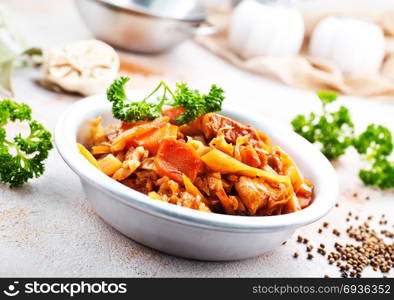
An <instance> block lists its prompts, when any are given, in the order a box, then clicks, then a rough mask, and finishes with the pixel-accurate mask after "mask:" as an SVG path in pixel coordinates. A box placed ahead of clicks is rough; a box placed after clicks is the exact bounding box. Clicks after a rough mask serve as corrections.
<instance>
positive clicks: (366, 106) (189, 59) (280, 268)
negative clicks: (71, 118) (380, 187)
mask: <svg viewBox="0 0 394 300" xmlns="http://www.w3.org/2000/svg"><path fill="white" fill-rule="evenodd" d="M3 3H4V4H5V5H6V6H9V7H10V8H11V9H12V10H13V11H14V13H15V14H16V17H17V20H18V22H19V23H20V27H21V29H22V31H23V32H24V33H25V34H26V35H27V36H28V38H29V41H30V42H31V43H32V44H34V45H38V46H46V45H51V44H56V43H63V42H65V41H72V40H77V39H84V38H89V37H90V35H89V33H88V31H87V30H86V28H85V27H84V25H83V24H82V23H81V21H80V19H79V16H78V14H77V12H76V10H75V7H74V2H73V1H71V0H57V1H49V0H48V1H46V0H39V1H37V0H2V1H1V4H3ZM123 58H124V59H127V60H128V61H131V62H133V63H137V64H139V65H144V66H146V67H147V68H149V69H151V70H154V71H155V72H156V73H157V74H159V75H153V76H148V77H144V76H142V75H136V76H134V86H135V87H136V88H145V87H152V86H153V85H154V84H155V83H156V82H157V81H158V80H160V79H162V78H164V79H166V80H169V81H174V80H185V81H187V82H189V83H190V84H191V85H192V86H194V87H196V88H203V89H206V88H208V87H209V86H210V84H211V83H212V82H215V83H217V84H219V85H220V86H222V87H223V88H224V89H225V90H226V93H227V97H228V102H232V103H233V104H239V105H242V106H244V107H245V106H248V107H250V110H253V111H254V112H257V113H259V114H260V115H261V117H262V118H264V117H271V118H276V119H278V120H279V121H281V122H283V124H289V121H290V120H291V119H292V118H293V117H294V115H295V114H297V113H301V112H302V113H304V112H306V111H308V110H314V109H318V108H319V103H318V101H317V100H316V99H315V96H314V94H313V93H312V92H309V91H301V90H296V89H293V88H289V87H286V86H283V85H281V84H279V83H277V82H273V81H270V80H268V79H264V78H262V77H258V76H255V75H252V74H249V73H245V72H243V71H240V70H238V69H236V68H234V67H232V66H230V65H228V64H227V63H225V62H223V61H222V60H220V59H218V58H216V57H215V56H213V55H211V54H210V53H208V52H206V51H205V50H204V49H201V48H200V47H198V46H197V45H195V44H194V43H192V42H187V43H185V44H183V45H181V46H180V47H178V48H177V49H175V50H174V51H173V52H171V53H169V54H165V55H161V56H139V55H131V54H129V55H125V54H123ZM39 77H40V71H39V70H32V69H25V70H18V71H17V72H15V74H14V88H15V91H16V99H17V100H19V101H23V102H26V103H28V104H29V105H30V106H31V107H32V108H33V111H34V118H36V119H38V120H40V121H41V122H43V123H44V124H45V125H46V126H47V127H48V128H50V129H51V130H53V128H54V126H55V124H56V120H57V118H58V116H59V115H60V114H61V113H62V112H63V111H64V110H65V109H67V108H68V107H69V106H70V105H72V104H73V103H75V102H76V101H78V100H79V99H80V97H78V96H70V95H63V94H62V95H59V94H55V93H52V92H49V91H46V90H44V89H42V88H40V87H39V86H37V85H36V83H35V80H37V79H38V78H39ZM340 102H341V103H342V104H345V105H346V106H348V107H349V108H350V110H351V112H352V115H353V118H354V121H355V123H356V126H357V129H358V130H362V129H363V128H364V127H365V125H366V124H368V123H370V122H379V123H381V124H383V125H385V126H388V127H390V128H391V130H393V131H394V99H357V98H351V97H343V98H341V101H340ZM359 166H361V162H360V161H359V159H358V158H357V156H356V155H354V153H352V152H351V151H349V152H348V153H347V155H346V156H344V157H343V158H341V159H340V160H339V161H338V162H336V163H335V168H336V169H337V172H338V176H339V179H340V182H341V195H340V198H339V203H340V205H339V207H338V208H334V209H333V210H332V211H331V213H330V214H329V215H328V216H327V217H326V218H325V219H324V220H321V221H319V222H317V223H315V224H312V225H310V226H307V227H305V228H302V229H301V230H299V231H298V232H297V233H296V234H295V235H294V236H293V237H292V238H291V239H290V240H289V241H288V242H287V243H286V244H285V245H283V246H281V247H279V248H278V249H276V250H274V251H272V252H270V253H267V254H265V255H262V256H260V257H257V258H254V259H248V260H243V261H236V262H225V263H215V262H198V261H192V260H186V259H180V258H176V257H172V256H169V255H165V254H162V253H158V252H156V251H155V250H152V249H148V248H146V247H144V246H141V245H139V244H137V243H135V242H134V241H132V240H130V239H128V238H126V237H124V236H123V235H121V234H119V233H118V232H117V231H115V230H114V229H112V228H111V227H109V226H108V225H106V224H105V223H104V222H103V221H102V220H101V219H100V218H99V217H98V216H97V215H96V214H95V212H94V211H93V210H92V209H91V207H90V205H89V203H87V202H86V199H85V196H84V194H83V192H82V189H81V185H80V183H79V180H78V177H77V176H76V175H75V174H74V173H73V172H72V171H71V170H70V169H69V168H68V167H67V166H66V164H65V163H64V162H63V161H62V159H61V158H60V156H59V155H58V153H57V152H56V150H53V151H52V152H51V155H50V158H49V159H48V161H47V171H46V173H45V174H44V176H42V177H41V178H39V179H36V180H32V181H30V183H29V184H26V185H25V186H24V187H23V188H21V189H15V190H10V189H8V188H7V187H6V186H4V185H0V257H1V258H2V259H1V260H0V276H96V277H98V276H128V277H140V276H145V277H156V276H157V277H194V276H199V277H217V276H220V277H221V276H224V277H255V276H256V277H264V276H268V277H271V276H274V277H281V276H285V277H288V276H290V277H291V276H316V277H321V276H323V275H324V274H329V275H330V276H339V275H340V274H339V272H338V271H337V269H336V268H335V267H334V266H328V265H327V263H326V262H325V261H324V259H323V258H322V257H320V256H319V255H318V254H316V255H315V257H316V258H315V259H314V260H312V261H307V260H306V259H305V256H306V254H305V252H304V250H303V249H304V248H305V246H303V245H300V244H297V243H296V242H295V237H296V235H297V234H302V235H304V236H306V237H308V238H309V240H310V241H311V242H312V243H313V244H314V245H318V244H319V243H320V242H323V241H324V242H325V243H326V245H331V244H333V243H334V242H335V239H334V235H332V234H331V230H332V228H333V226H331V227H330V230H326V231H325V232H324V233H323V234H318V233H317V229H318V228H319V227H320V226H321V223H322V222H323V221H328V222H330V224H331V225H333V224H335V227H336V228H338V229H344V228H345V226H346V224H345V218H346V215H347V212H348V211H349V210H352V211H353V212H354V213H355V214H358V215H359V216H360V219H361V220H363V219H365V218H366V216H368V215H370V214H374V215H376V216H379V217H380V215H381V214H382V213H385V214H386V219H387V220H389V227H390V230H392V229H393V227H392V224H393V219H394V218H393V216H394V193H393V192H392V191H391V192H384V193H383V192H380V191H376V190H372V189H370V188H366V187H363V186H362V184H361V183H360V182H359V180H358V177H357V170H358V167H359ZM354 192H357V193H358V197H353V193H354ZM366 196H370V200H366V199H365V197H366ZM377 228H380V227H379V226H377ZM342 236H344V235H342ZM341 240H342V241H345V239H344V237H341ZM294 251H298V252H299V253H300V257H299V258H298V259H297V260H296V259H293V258H292V253H293V252H294ZM365 274H367V275H371V276H381V274H380V273H374V272H372V271H367V272H366V273H365ZM393 274H394V273H393V272H391V274H390V276H392V275H393Z"/></svg>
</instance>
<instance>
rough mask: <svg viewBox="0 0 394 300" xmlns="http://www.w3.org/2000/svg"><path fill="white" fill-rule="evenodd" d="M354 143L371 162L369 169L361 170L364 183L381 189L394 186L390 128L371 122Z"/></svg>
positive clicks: (393, 145) (392, 145)
mask: <svg viewBox="0 0 394 300" xmlns="http://www.w3.org/2000/svg"><path fill="white" fill-rule="evenodd" d="M353 145H354V147H355V148H356V150H357V152H358V153H360V154H362V155H363V156H364V157H365V158H366V159H367V160H368V161H369V162H370V164H371V165H370V167H369V169H363V170H360V172H359V176H360V178H361V180H362V181H363V182H364V184H365V185H371V186H376V187H378V188H380V189H388V188H393V187H394V161H389V159H388V157H389V156H390V155H391V153H392V152H393V148H394V144H393V138H392V134H391V132H390V130H389V129H388V128H386V127H384V126H382V125H375V124H370V125H369V126H368V127H367V129H366V130H365V131H364V132H363V133H362V134H360V135H359V136H358V137H357V138H355V139H354V141H353Z"/></svg>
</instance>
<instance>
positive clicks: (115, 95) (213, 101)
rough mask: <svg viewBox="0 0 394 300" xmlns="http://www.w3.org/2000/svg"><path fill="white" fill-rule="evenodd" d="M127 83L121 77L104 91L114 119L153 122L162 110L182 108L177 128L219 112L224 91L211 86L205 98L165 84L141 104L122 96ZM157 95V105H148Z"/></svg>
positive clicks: (154, 102)
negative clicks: (179, 125) (172, 88)
mask: <svg viewBox="0 0 394 300" xmlns="http://www.w3.org/2000/svg"><path fill="white" fill-rule="evenodd" d="M129 79H130V78H128V77H120V78H118V79H116V80H115V81H114V82H113V83H112V84H111V86H110V87H109V88H108V89H107V99H108V100H109V101H110V102H112V113H113V115H114V117H115V118H117V119H119V120H122V121H125V122H133V121H139V120H153V119H155V118H157V117H159V116H161V114H162V110H163V107H164V106H172V107H180V108H183V113H182V114H181V115H180V116H179V117H178V118H177V119H176V121H177V122H178V123H179V124H187V123H190V122H192V121H194V120H195V119H196V118H198V117H199V116H201V115H203V114H206V113H208V112H215V111H220V110H221V108H222V103H223V100H224V95H223V94H224V91H223V90H222V89H221V88H219V87H217V86H216V85H212V86H211V89H210V91H209V93H208V94H200V92H199V91H198V90H192V89H190V88H189V87H188V86H187V85H186V84H185V83H178V84H176V89H175V91H172V90H171V89H170V88H169V86H168V85H167V84H166V83H165V82H164V81H162V82H160V83H159V84H158V85H157V87H156V88H155V89H154V90H153V91H152V92H151V93H150V94H149V95H148V96H147V97H145V98H144V99H143V100H142V101H137V102H134V101H130V100H128V99H127V96H126V92H125V85H126V83H127V82H128V81H129ZM159 91H162V94H161V95H159V96H158V97H157V99H156V101H148V100H150V99H151V98H152V97H153V96H154V95H156V94H157V93H158V92H159Z"/></svg>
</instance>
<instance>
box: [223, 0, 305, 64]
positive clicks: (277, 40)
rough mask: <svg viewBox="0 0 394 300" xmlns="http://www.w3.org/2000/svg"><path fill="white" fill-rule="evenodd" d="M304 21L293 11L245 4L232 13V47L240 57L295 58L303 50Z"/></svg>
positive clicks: (246, 1)
mask: <svg viewBox="0 0 394 300" xmlns="http://www.w3.org/2000/svg"><path fill="white" fill-rule="evenodd" d="M303 39H304V21H303V19H302V16H301V14H300V13H299V12H298V11H297V10H295V9H292V8H289V7H285V6H280V5H269V4H261V3H258V2H256V1H252V0H245V1H242V2H241V3H240V4H239V5H238V6H237V7H236V8H235V9H234V12H233V15H232V17H231V20H230V28H229V44H230V47H231V48H232V49H233V50H234V51H235V52H236V53H237V54H239V55H240V56H241V57H243V58H245V59H246V58H251V57H255V56H263V55H267V56H292V55H296V54H297V53H298V51H299V50H300V48H301V45H302V42H303Z"/></svg>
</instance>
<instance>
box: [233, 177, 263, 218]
mask: <svg viewBox="0 0 394 300" xmlns="http://www.w3.org/2000/svg"><path fill="white" fill-rule="evenodd" d="M235 189H236V191H237V193H238V195H239V197H240V198H241V201H242V202H243V204H244V205H245V206H246V208H247V210H248V213H249V215H252V216H253V215H255V214H256V212H257V210H258V209H259V208H261V207H263V206H266V205H267V202H268V199H269V197H270V192H269V191H268V189H267V188H266V187H265V186H264V184H262V183H260V182H259V180H258V179H252V178H250V177H246V176H241V177H240V178H239V181H238V182H237V183H236V184H235Z"/></svg>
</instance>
